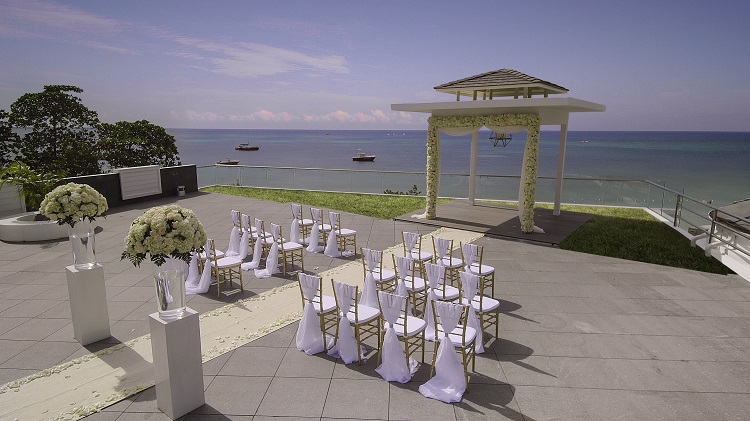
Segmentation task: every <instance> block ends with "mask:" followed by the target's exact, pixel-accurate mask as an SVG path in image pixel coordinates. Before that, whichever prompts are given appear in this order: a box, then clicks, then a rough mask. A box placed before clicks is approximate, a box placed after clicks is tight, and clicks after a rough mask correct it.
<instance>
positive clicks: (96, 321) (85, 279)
mask: <svg viewBox="0 0 750 421" xmlns="http://www.w3.org/2000/svg"><path fill="white" fill-rule="evenodd" d="M65 272H66V277H67V279H68V295H69V297H70V314H71V319H72V320H73V337H75V338H76V340H77V341H78V342H80V343H81V345H88V344H90V343H93V342H96V341H101V340H102V339H106V338H109V337H110V336H111V333H110V331H109V310H108V309H107V290H106V288H105V286H104V268H103V267H102V266H101V265H99V266H96V267H93V268H91V269H76V268H75V266H67V267H65Z"/></svg>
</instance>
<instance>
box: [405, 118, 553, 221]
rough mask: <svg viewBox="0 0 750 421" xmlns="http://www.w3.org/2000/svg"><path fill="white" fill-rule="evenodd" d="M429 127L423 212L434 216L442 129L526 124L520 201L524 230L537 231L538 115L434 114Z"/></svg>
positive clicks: (428, 215) (431, 217)
mask: <svg viewBox="0 0 750 421" xmlns="http://www.w3.org/2000/svg"><path fill="white" fill-rule="evenodd" d="M427 121H428V123H429V127H428V130H427V203H426V205H425V213H424V214H423V215H420V217H424V218H427V219H435V211H436V207H437V192H438V185H439V183H440V180H438V174H437V171H438V166H439V160H440V144H439V140H438V139H439V132H440V129H441V128H445V127H482V126H526V127H527V130H528V135H527V137H526V150H525V151H524V168H523V179H522V180H521V185H522V186H523V187H522V188H523V190H522V193H523V198H521V199H522V202H523V203H519V207H520V206H522V211H521V231H523V232H525V233H530V232H533V230H534V201H535V200H534V198H535V197H536V174H537V160H538V159H539V126H540V122H541V120H540V119H539V116H538V115H536V114H501V115H489V116H487V115H486V116H453V117H444V116H432V117H430V118H429V119H428V120H427Z"/></svg>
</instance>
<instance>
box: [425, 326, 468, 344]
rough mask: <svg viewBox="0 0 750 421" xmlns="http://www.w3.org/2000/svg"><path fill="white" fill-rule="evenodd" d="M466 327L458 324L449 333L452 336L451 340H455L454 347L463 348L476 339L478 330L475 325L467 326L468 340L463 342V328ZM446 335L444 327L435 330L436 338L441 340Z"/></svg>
mask: <svg viewBox="0 0 750 421" xmlns="http://www.w3.org/2000/svg"><path fill="white" fill-rule="evenodd" d="M463 329H464V328H463V327H461V326H458V327H457V328H455V329H453V331H452V332H451V333H450V335H448V336H449V337H450V338H451V342H453V346H454V347H460V348H463V347H465V346H466V345H468V344H470V343H471V341H473V340H474V338H476V336H477V330H476V329H474V328H473V327H469V326H466V342H462V338H461V334H462V333H463V332H462V330H463ZM444 336H445V332H443V330H442V329H438V331H437V332H435V340H436V341H440V340H441V339H443V337H444Z"/></svg>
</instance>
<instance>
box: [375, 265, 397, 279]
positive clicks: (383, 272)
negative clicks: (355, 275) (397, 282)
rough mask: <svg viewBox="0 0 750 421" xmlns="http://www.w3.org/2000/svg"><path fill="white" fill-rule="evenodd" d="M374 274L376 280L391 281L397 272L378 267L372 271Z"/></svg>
mask: <svg viewBox="0 0 750 421" xmlns="http://www.w3.org/2000/svg"><path fill="white" fill-rule="evenodd" d="M372 276H373V277H374V278H375V282H381V281H383V282H384V281H390V280H393V279H394V278H395V277H396V272H394V271H392V270H390V269H383V268H376V269H375V270H373V271H372Z"/></svg>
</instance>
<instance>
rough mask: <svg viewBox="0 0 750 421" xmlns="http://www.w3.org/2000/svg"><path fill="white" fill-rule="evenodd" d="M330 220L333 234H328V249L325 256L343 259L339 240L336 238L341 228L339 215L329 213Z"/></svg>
mask: <svg viewBox="0 0 750 421" xmlns="http://www.w3.org/2000/svg"><path fill="white" fill-rule="evenodd" d="M328 220H329V221H330V223H331V232H329V233H328V240H327V241H326V249H325V251H324V252H323V254H325V255H326V256H328V257H341V251H340V250H339V242H338V238H336V237H337V234H338V228H339V214H338V213H336V212H328Z"/></svg>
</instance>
